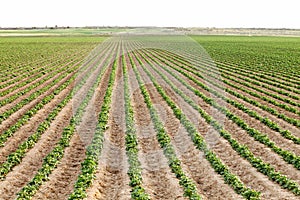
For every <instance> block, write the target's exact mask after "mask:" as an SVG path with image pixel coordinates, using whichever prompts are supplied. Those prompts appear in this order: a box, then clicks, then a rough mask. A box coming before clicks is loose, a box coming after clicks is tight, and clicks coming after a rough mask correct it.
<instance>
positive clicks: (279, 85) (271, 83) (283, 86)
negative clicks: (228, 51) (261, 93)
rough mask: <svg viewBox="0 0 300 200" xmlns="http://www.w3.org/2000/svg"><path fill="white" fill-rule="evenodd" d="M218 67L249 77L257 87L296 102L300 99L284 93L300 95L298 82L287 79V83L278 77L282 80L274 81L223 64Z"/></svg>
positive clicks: (218, 64)
mask: <svg viewBox="0 0 300 200" xmlns="http://www.w3.org/2000/svg"><path fill="white" fill-rule="evenodd" d="M217 66H218V67H219V68H221V69H224V70H227V71H230V72H232V73H237V74H240V75H242V76H244V77H248V78H249V80H251V83H253V84H255V85H258V86H262V87H265V88H267V89H269V90H272V91H274V92H277V93H279V94H282V95H285V96H288V97H291V98H293V99H296V100H299V99H300V98H299V97H298V96H295V95H291V94H290V93H288V92H286V91H284V90H287V91H290V92H294V93H297V94H300V91H299V90H298V89H299V88H298V86H297V84H300V82H298V81H294V80H291V79H287V80H286V81H287V82H283V81H281V80H282V77H278V79H280V80H278V79H274V78H269V77H267V76H265V75H263V74H256V73H253V72H251V71H250V72H248V71H246V70H243V69H236V68H234V67H227V66H226V65H225V66H224V65H222V63H217ZM252 79H253V80H252ZM254 80H255V81H254ZM262 83H266V84H262ZM291 83H294V84H295V85H293V84H291ZM270 86H274V87H275V88H280V89H275V88H274V87H270ZM287 86H289V87H287ZM294 88H295V89H294Z"/></svg>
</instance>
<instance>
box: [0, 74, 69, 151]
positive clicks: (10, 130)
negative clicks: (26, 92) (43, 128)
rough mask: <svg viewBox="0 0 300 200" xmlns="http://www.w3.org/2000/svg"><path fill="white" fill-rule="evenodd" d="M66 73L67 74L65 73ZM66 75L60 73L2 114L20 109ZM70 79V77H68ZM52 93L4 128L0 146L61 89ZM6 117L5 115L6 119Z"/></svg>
mask: <svg viewBox="0 0 300 200" xmlns="http://www.w3.org/2000/svg"><path fill="white" fill-rule="evenodd" d="M66 75H67V74H66ZM66 75H62V76H61V77H59V78H60V79H57V80H55V81H53V82H52V84H50V85H48V86H47V87H45V88H43V89H42V90H40V92H39V91H37V92H36V93H34V95H31V96H30V97H29V98H28V100H27V99H25V100H24V101H21V102H20V103H18V104H17V105H16V107H13V108H12V109H10V110H8V111H7V112H5V113H4V115H2V116H10V115H11V114H12V113H13V112H14V110H16V109H15V108H18V109H20V108H21V107H23V106H24V105H26V104H27V103H28V101H33V100H34V99H36V98H37V97H38V96H39V95H40V93H42V92H46V91H47V90H49V89H50V88H51V87H52V86H54V85H56V84H57V83H58V82H59V81H60V80H61V79H63V78H65V77H64V76H66ZM68 79H70V78H68ZM61 85H64V83H61ZM61 85H58V86H55V87H57V88H61V87H60V86H61ZM53 90H54V91H53V93H52V94H50V95H48V96H45V97H44V98H43V99H42V100H41V101H40V102H38V103H37V104H36V105H34V106H33V107H32V108H30V109H29V110H27V111H26V112H25V113H24V114H23V115H22V117H21V118H19V119H18V120H17V122H15V123H14V124H13V125H11V126H10V127H9V128H8V129H7V130H5V131H4V132H3V133H2V134H1V135H0V146H3V145H4V143H5V142H6V140H7V139H8V138H9V137H11V136H13V134H14V133H15V132H16V131H17V130H18V129H19V128H20V127H21V126H23V125H24V124H25V123H26V122H27V121H28V120H30V118H31V117H32V116H34V115H35V114H36V113H37V112H38V111H39V110H40V109H42V108H43V107H44V105H46V104H47V103H49V102H50V101H51V100H52V99H53V98H54V96H55V95H57V94H58V93H59V92H60V91H61V90H56V89H53ZM6 118H7V117H5V119H6ZM3 120H4V118H2V119H1V120H0V121H1V122H2V121H3Z"/></svg>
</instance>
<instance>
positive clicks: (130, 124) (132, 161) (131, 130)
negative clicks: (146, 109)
mask: <svg viewBox="0 0 300 200" xmlns="http://www.w3.org/2000/svg"><path fill="white" fill-rule="evenodd" d="M123 52H124V51H123ZM122 64H123V81H124V101H125V120H126V132H125V145H126V154H127V157H128V163H129V169H128V172H127V174H128V176H129V179H130V182H129V185H130V186H131V187H132V190H131V198H132V199H137V200H138V199H139V200H149V199H150V197H149V195H148V194H147V193H146V192H145V189H144V188H143V178H142V169H141V163H140V161H139V159H138V151H139V149H138V139H137V135H136V128H135V122H134V110H133V107H132V105H131V97H130V89H129V83H128V73H127V65H126V61H125V56H124V54H122Z"/></svg>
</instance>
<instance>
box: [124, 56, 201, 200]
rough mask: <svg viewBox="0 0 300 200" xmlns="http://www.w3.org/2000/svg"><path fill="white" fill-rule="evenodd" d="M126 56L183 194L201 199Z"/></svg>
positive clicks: (138, 76)
mask: <svg viewBox="0 0 300 200" xmlns="http://www.w3.org/2000/svg"><path fill="white" fill-rule="evenodd" d="M128 56H129V59H130V63H131V66H132V68H133V70H134V73H135V76H136V79H137V81H138V84H139V87H140V90H141V93H142V95H143V97H144V102H145V103H146V105H147V107H148V109H149V112H150V116H151V120H152V122H153V124H154V129H155V131H156V133H157V140H158V142H159V144H160V146H161V148H163V152H164V155H165V156H166V158H167V159H168V163H169V166H170V168H171V170H172V172H173V173H174V174H175V175H176V177H177V178H178V179H179V184H180V185H182V186H183V188H184V196H187V197H189V199H194V200H196V199H202V198H201V196H200V195H199V194H198V191H197V188H196V185H195V183H194V182H193V181H192V180H191V179H190V178H189V177H188V176H187V175H186V174H185V173H184V171H183V169H182V167H181V163H180V160H179V159H178V158H177V156H176V153H175V150H174V148H173V146H172V144H171V139H170V137H169V135H168V134H167V132H166V130H165V127H164V125H163V123H162V122H161V120H160V118H159V116H158V114H157V111H156V110H155V108H154V106H153V104H152V102H151V98H150V95H149V93H148V91H147V88H146V86H145V85H144V83H143V81H142V79H141V76H140V74H139V72H138V70H137V68H136V66H135V64H134V62H133V60H132V57H131V56H130V55H128ZM140 64H141V63H140Z"/></svg>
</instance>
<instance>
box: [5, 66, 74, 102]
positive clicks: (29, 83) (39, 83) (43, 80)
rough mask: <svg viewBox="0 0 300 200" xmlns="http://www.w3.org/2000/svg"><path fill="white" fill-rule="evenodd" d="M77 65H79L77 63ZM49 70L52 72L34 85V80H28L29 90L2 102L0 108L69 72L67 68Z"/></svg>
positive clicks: (26, 89)
mask: <svg viewBox="0 0 300 200" xmlns="http://www.w3.org/2000/svg"><path fill="white" fill-rule="evenodd" d="M76 64H78V63H76ZM49 70H51V71H48V72H47V74H46V75H45V76H44V77H43V78H42V79H41V80H39V81H37V82H35V83H32V80H28V81H29V82H28V83H26V84H25V85H27V84H28V87H27V88H25V89H24V90H21V91H20V92H17V93H15V94H13V95H11V96H9V97H7V98H5V99H3V100H1V101H0V106H4V105H6V104H9V103H11V102H13V101H14V100H16V99H17V98H19V97H21V96H23V95H25V94H27V93H29V92H30V91H31V90H33V89H34V88H36V87H38V86H39V85H41V84H43V83H44V82H46V81H49V80H50V79H51V78H53V77H54V76H57V74H59V73H64V72H68V71H69V69H67V68H66V67H65V66H64V67H62V68H60V69H57V70H53V69H49ZM49 72H50V73H49ZM35 78H38V77H35ZM33 80H34V79H33ZM25 82H27V81H25Z"/></svg>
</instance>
